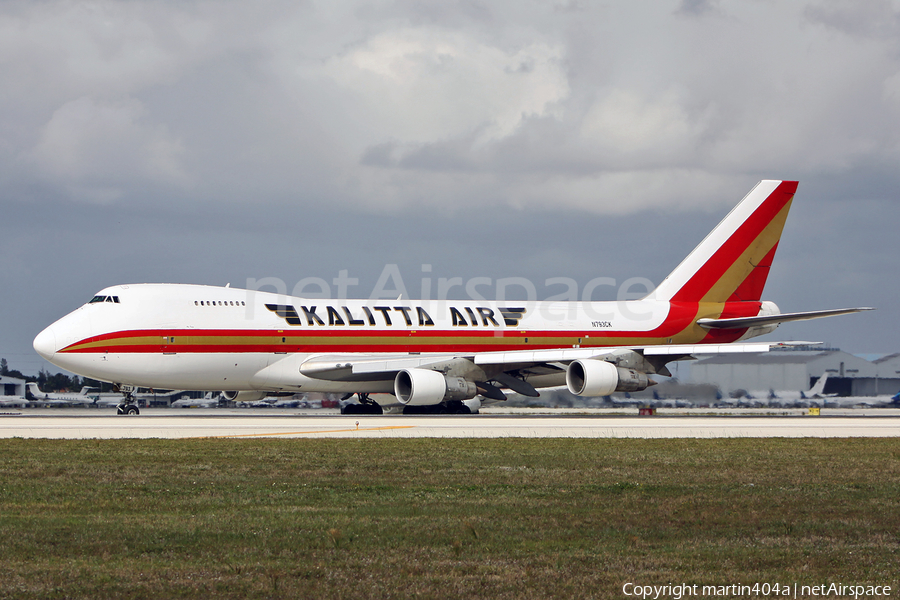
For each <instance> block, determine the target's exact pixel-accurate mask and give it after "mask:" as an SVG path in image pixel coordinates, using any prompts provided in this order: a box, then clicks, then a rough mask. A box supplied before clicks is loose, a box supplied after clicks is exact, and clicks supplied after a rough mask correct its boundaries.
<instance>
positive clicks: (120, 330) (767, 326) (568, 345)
mask: <svg viewBox="0 0 900 600" xmlns="http://www.w3.org/2000/svg"><path fill="white" fill-rule="evenodd" d="M796 189H797V182H793V181H762V182H760V183H759V184H757V185H756V186H755V187H754V188H753V190H752V191H751V192H750V193H749V194H748V195H747V196H746V197H745V198H744V199H743V200H742V201H741V202H740V203H738V205H737V206H736V207H735V208H734V209H733V210H732V211H731V212H730V213H729V214H728V215H727V216H726V217H725V218H724V220H723V221H722V222H721V223H719V225H718V226H716V228H715V229H714V230H713V231H712V232H711V233H710V234H709V235H708V236H707V237H706V238H705V239H704V240H703V241H702V242H701V243H700V245H698V246H697V247H696V248H695V249H694V250H693V251H692V252H691V253H690V254H689V255H688V257H687V258H686V259H685V260H684V261H683V262H682V263H681V264H680V265H678V266H677V267H676V268H675V270H674V271H672V273H671V274H670V275H669V276H668V277H666V279H665V280H664V281H663V282H662V283H661V284H660V285H659V286H658V287H657V288H656V289H655V290H654V291H653V292H651V293H650V294H649V295H647V296H646V297H645V298H642V299H640V300H633V301H621V302H530V303H526V302H489V301H454V300H438V301H428V300H421V301H409V300H399V299H398V300H396V301H387V300H341V299H333V300H321V299H319V300H311V299H304V298H295V297H286V296H284V295H277V294H273V293H269V292H261V291H253V290H241V289H234V288H230V287H228V286H226V287H224V288H223V287H212V286H199V285H177V284H138V285H118V286H113V287H109V288H106V289H104V290H101V291H100V292H98V293H97V295H96V296H94V298H93V299H91V301H90V302H88V303H87V304H85V305H83V306H81V307H80V308H78V309H76V310H75V311H74V312H72V313H70V314H68V315H66V316H65V317H63V318H62V319H60V320H59V321H57V322H55V323H53V324H52V325H50V326H49V327H47V328H46V329H45V330H44V331H42V332H41V333H40V334H38V336H37V337H36V338H35V340H34V348H35V350H36V351H37V352H38V353H39V354H40V355H41V356H43V357H44V358H46V359H47V360H49V361H50V362H52V363H53V364H55V365H57V366H59V367H61V368H63V369H66V370H69V371H71V372H74V373H78V374H80V375H83V376H86V377H91V378H93V379H98V380H102V381H108V382H112V383H115V384H117V385H119V386H120V388H121V389H122V390H123V392H124V393H125V403H124V404H123V405H122V406H123V407H125V408H126V409H127V412H135V410H132V408H134V409H136V407H134V406H133V403H132V397H133V396H132V392H133V390H134V389H135V387H136V386H142V387H157V388H169V389H191V390H208V391H217V390H223V389H224V390H231V391H229V392H226V395H227V397H228V398H229V399H232V400H247V399H248V397H249V398H253V399H260V398H262V397H264V396H266V395H267V394H269V393H275V392H314V391H318V392H338V393H341V392H343V393H345V394H351V393H355V394H357V396H358V398H359V400H360V404H353V405H349V406H348V407H345V409H344V410H345V412H357V413H376V414H380V413H381V412H382V409H381V407H380V406H379V405H378V404H377V403H376V402H375V401H374V400H372V399H371V398H370V396H369V394H374V393H390V394H393V395H394V397H395V398H396V400H397V401H398V402H399V403H401V404H403V405H405V407H406V411H407V412H412V411H420V412H454V413H467V412H472V411H476V410H477V409H478V407H479V406H480V405H481V400H482V399H483V398H484V399H489V400H494V401H499V400H504V399H505V398H506V396H505V394H504V393H503V390H504V389H507V390H512V391H515V392H517V393H520V394H524V395H527V396H537V395H538V391H537V390H538V388H546V387H558V386H567V387H568V389H569V391H570V392H571V393H573V394H575V395H578V396H606V395H609V394H611V393H612V392H614V391H620V392H632V391H640V390H643V389H646V388H647V387H648V386H650V385H653V384H654V381H653V379H652V378H651V376H652V375H662V376H669V375H670V373H669V370H668V369H667V367H666V364H667V363H669V362H671V361H675V360H684V359H689V358H692V355H693V354H695V353H699V352H702V353H704V354H709V353H718V352H751V351H752V352H759V351H766V350H768V348H769V347H770V346H771V345H773V344H775V343H774V342H772V343H751V344H745V343H737V342H742V341H743V340H747V339H749V338H753V337H756V336H760V335H763V334H766V333H769V332H771V331H773V330H774V329H775V328H776V327H777V326H778V325H779V324H780V323H783V322H788V321H799V320H805V319H815V318H819V317H826V316H833V315H842V314H847V313H852V312H857V311H860V310H867V309H865V308H846V309H836V310H824V311H813V312H800V313H788V314H782V313H781V312H780V310H779V309H778V307H777V306H776V305H775V304H774V303H772V302H768V301H762V300H761V295H762V291H763V287H764V285H765V283H766V278H767V277H768V273H769V268H770V266H771V264H772V259H773V257H774V255H775V250H776V248H777V246H778V241H779V239H780V236H781V232H782V228H783V226H784V222H785V219H786V218H787V214H788V210H789V208H790V205H791V202H792V200H793V197H794V194H795V192H796ZM120 410H121V409H120Z"/></svg>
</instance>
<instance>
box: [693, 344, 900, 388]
mask: <svg viewBox="0 0 900 600" xmlns="http://www.w3.org/2000/svg"><path fill="white" fill-rule="evenodd" d="M826 373H827V374H828V381H827V383H826V384H825V390H824V393H827V394H837V395H839V396H879V395H881V396H883V395H893V394H896V393H897V392H898V391H900V354H892V355H890V356H886V357H884V358H881V359H879V360H876V361H872V362H870V361H868V360H866V359H864V358H860V357H858V356H854V355H853V354H849V353H847V352H842V351H840V350H837V349H823V350H808V349H807V350H773V351H771V352H763V353H759V354H756V353H748V354H723V355H718V356H712V357H709V358H705V359H701V360H698V361H697V362H695V363H693V364H692V365H691V379H692V380H693V381H694V382H695V383H711V384H714V385H717V386H718V387H719V390H720V391H721V392H722V394H724V395H726V396H727V395H730V394H732V393H733V392H737V391H738V390H745V391H759V390H787V391H794V392H800V391H806V390H808V389H809V388H810V387H812V385H813V384H814V383H815V381H816V380H817V379H818V378H819V377H821V376H822V375H824V374H826Z"/></svg>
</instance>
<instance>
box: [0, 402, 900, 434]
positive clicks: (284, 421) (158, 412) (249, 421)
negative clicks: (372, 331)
mask: <svg viewBox="0 0 900 600" xmlns="http://www.w3.org/2000/svg"><path fill="white" fill-rule="evenodd" d="M15 437H21V438H48V439H92V438H96V439H128V438H216V437H229V438H260V437H271V438H305V437H309V438H326V437H327V438H337V437H339V438H401V437H403V438H411V437H432V438H434V437H454V438H460V437H479V438H498V437H529V438H536V437H563V438H729V437H755V438H765V437H819V438H825V437H900V411H898V410H891V409H878V410H868V411H838V410H835V411H834V412H833V414H829V411H828V410H823V411H822V414H821V415H819V416H812V415H808V414H805V413H804V412H803V411H799V410H797V411H775V412H772V411H767V412H758V413H752V412H750V413H748V412H747V411H742V412H741V413H725V414H719V415H709V414H703V413H699V412H697V411H694V412H689V411H678V412H676V411H673V412H671V413H668V414H658V415H655V416H643V417H639V416H633V415H629V414H621V413H619V414H616V413H603V412H593V413H591V412H579V413H574V412H573V411H569V412H565V411H553V412H546V413H543V414H533V411H532V413H529V414H481V415H471V416H403V415H386V416H381V417H363V416H341V415H339V414H333V413H332V414H322V412H321V411H319V412H318V413H310V412H303V411H300V412H291V413H287V414H285V412H284V411H267V412H260V411H257V410H224V409H212V410H203V409H145V410H144V411H142V414H141V415H139V416H133V417H127V416H117V415H115V414H113V413H112V411H110V412H106V411H105V410H104V412H103V413H102V414H101V413H98V410H97V409H93V410H91V409H87V410H84V409H82V410H75V409H47V410H34V409H23V410H7V411H2V413H0V438H15Z"/></svg>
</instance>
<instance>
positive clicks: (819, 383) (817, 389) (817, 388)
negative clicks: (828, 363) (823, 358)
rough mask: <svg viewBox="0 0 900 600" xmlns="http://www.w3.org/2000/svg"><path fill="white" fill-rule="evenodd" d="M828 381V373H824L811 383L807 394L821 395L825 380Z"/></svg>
mask: <svg viewBox="0 0 900 600" xmlns="http://www.w3.org/2000/svg"><path fill="white" fill-rule="evenodd" d="M827 381H828V373H825V374H824V375H822V376H821V377H819V378H818V379H817V380H816V383H815V384H813V386H812V387H811V388H809V395H810V396H812V397H813V398H815V397H816V396H821V395H822V393H823V392H824V391H825V382H827Z"/></svg>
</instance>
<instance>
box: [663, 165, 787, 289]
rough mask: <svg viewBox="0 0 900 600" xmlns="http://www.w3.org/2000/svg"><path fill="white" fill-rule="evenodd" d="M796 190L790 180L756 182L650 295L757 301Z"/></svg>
mask: <svg viewBox="0 0 900 600" xmlns="http://www.w3.org/2000/svg"><path fill="white" fill-rule="evenodd" d="M796 191H797V182H796V181H780V180H764V181H760V182H759V183H758V184H756V186H755V187H754V188H753V189H752V190H751V191H750V193H749V194H747V195H746V196H745V197H744V199H743V200H741V201H740V202H739V203H738V204H737V206H735V207H734V208H733V209H732V210H731V212H730V213H728V215H727V216H726V217H725V218H724V219H723V220H722V222H721V223H719V224H718V225H717V226H716V228H715V229H713V230H712V232H711V233H710V234H709V235H707V236H706V238H704V240H703V241H702V242H700V245H698V246H697V247H696V248H694V250H693V251H692V252H691V253H690V254H689V255H688V256H687V258H685V259H684V260H683V261H682V262H681V264H680V265H678V266H677V267H676V268H675V270H674V271H672V273H670V274H669V276H668V277H666V278H665V280H663V282H662V283H661V284H660V285H659V287H657V288H656V290H655V291H654V292H653V293H652V294H651V295H650V297H651V298H655V299H656V300H668V301H671V302H729V301H744V302H758V301H759V300H760V298H761V297H762V291H763V287H764V286H765V284H766V279H767V277H768V276H769V267H770V266H771V265H772V259H773V257H774V256H775V250H776V249H777V248H778V241H779V240H780V239H781V232H782V230H783V229H784V222H785V220H786V219H787V214H788V211H789V210H790V206H791V201H792V200H793V198H794V194H795V193H796Z"/></svg>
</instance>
